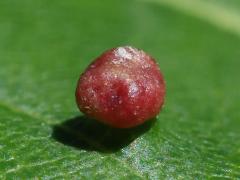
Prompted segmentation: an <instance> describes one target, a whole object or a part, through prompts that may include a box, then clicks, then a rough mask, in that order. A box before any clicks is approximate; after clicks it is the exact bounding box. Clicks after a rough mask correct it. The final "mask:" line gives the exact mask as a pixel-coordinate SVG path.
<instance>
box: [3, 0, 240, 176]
mask: <svg viewBox="0 0 240 180" xmlns="http://www.w3.org/2000/svg"><path fill="white" fill-rule="evenodd" d="M182 2H183V3H181V2H180V1H176V0H169V1H166V0H155V1H154V0H152V1H151V2H150V1H127V0H126V1H118V2H116V1H111V0H103V1H96V2H95V1H94V2H93V1H78V0H68V1H59V0H52V1H48V0H42V1H31V0H22V1H17V0H12V1H1V2H0V179H16V178H18V179H19V178H20V179H26V178H30V179H36V178H43V179H52V178H53V179H55V178H56V179H62V178H64V179H72V178H74V179H76V178H77V179H164V178H167V179H171V178H173V179H193V178H194V179H195V178H196V179H209V178H223V179H238V178H240V131H239V129H240V121H239V119H240V111H239V105H240V103H239V102H240V94H239V92H240V82H239V75H240V74H239V66H240V61H239V57H240V50H239V49H240V27H239V24H236V23H237V22H239V19H240V15H239V14H238V13H237V11H236V9H239V8H238V7H239V6H238V5H237V1H235V2H236V6H234V8H232V7H233V6H232V5H229V6H226V7H225V6H222V5H221V4H220V3H219V2H217V1H211V2H208V1H200V0H195V1H190V0H183V1H182ZM231 2H232V3H233V4H235V2H234V1H233V0H232V1H231ZM209 3H211V4H210V5H209ZM191 9H192V10H191ZM221 10H224V11H221ZM120 45H132V46H136V47H138V48H141V49H144V50H145V51H147V52H148V53H149V54H151V55H153V56H154V57H155V58H156V59H157V60H158V63H159V65H160V67H161V70H162V71H163V73H164V75H165V79H166V83H167V98H166V103H165V106H164V108H163V110H162V112H161V113H160V114H159V116H157V118H156V120H155V121H154V120H153V121H152V122H151V123H149V124H145V125H143V126H140V127H137V128H134V129H130V130H117V129H112V128H109V127H106V126H103V125H101V124H98V123H96V122H94V121H92V120H89V119H87V118H86V117H84V116H83V115H82V114H81V113H80V112H79V111H78V109H77V107H76V105H75V99H74V91H75V86H76V82H77V80H78V78H79V75H80V74H81V72H83V70H84V69H85V68H86V67H87V65H88V64H89V63H90V62H91V60H93V59H94V58H95V57H96V56H98V55H99V54H100V53H102V52H103V51H104V50H106V49H108V48H112V47H116V46H120Z"/></svg>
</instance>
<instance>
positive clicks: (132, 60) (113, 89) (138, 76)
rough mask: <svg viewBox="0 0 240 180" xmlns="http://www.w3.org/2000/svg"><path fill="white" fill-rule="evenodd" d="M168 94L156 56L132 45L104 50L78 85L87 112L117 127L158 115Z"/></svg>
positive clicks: (79, 100)
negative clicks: (153, 56) (154, 57)
mask: <svg viewBox="0 0 240 180" xmlns="http://www.w3.org/2000/svg"><path fill="white" fill-rule="evenodd" d="M164 96H165V83H164V79H163V76H162V74H161V72H160V70H159V68H158V65H157V63H156V62H155V60H154V59H153V58H152V57H151V56H149V55H148V54H146V53H145V52H143V51H142V50H138V49H136V48H133V47H130V46H125V47H118V48H114V49H111V50H108V51H106V52H105V53H103V54H102V55H101V56H100V57H98V58H97V59H96V60H95V61H94V62H93V63H92V64H90V65H89V67H88V68H87V69H86V71H85V72H84V73H83V74H82V75H81V77H80V79H79V81H78V85H77V89H76V101H77V104H78V107H79V109H80V110H81V111H82V112H83V113H85V114H86V115H87V116H89V117H92V118H94V119H96V120H99V121H101V122H103V123H105V124H108V125H110V126H113V127H117V128H130V127H134V126H137V125H140V124H142V123H143V122H145V121H146V120H149V119H151V118H153V117H155V116H156V115H157V114H158V113H159V112H160V110H161V107H162V105H163V103H164Z"/></svg>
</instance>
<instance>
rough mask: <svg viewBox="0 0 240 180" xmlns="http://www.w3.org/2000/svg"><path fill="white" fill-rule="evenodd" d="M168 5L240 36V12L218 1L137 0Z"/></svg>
mask: <svg viewBox="0 0 240 180" xmlns="http://www.w3.org/2000/svg"><path fill="white" fill-rule="evenodd" d="M137 1H139V2H141V1H142V2H145V3H155V4H158V5H163V6H167V7H169V8H172V9H174V10H177V11H181V12H183V13H184V14H187V15H191V16H193V17H196V18H199V19H201V20H204V21H205V22H208V23H210V24H211V25H214V26H215V27H218V28H219V29H221V30H224V31H226V32H228V33H232V34H234V35H236V36H237V37H238V38H240V13H238V12H236V11H234V10H233V9H230V8H226V7H223V6H222V5H217V4H216V3H212V2H206V1H200V0H194V1H193V0H181V1H179V0H137Z"/></svg>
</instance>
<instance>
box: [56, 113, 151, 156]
mask: <svg viewBox="0 0 240 180" xmlns="http://www.w3.org/2000/svg"><path fill="white" fill-rule="evenodd" d="M155 121H156V119H152V120H150V121H147V122H146V123H144V124H143V125H140V126H138V127H135V128H129V129H118V128H112V127H109V126H107V125H104V124H101V123H99V122H97V121H95V120H92V119H89V118H88V117H86V116H78V117H75V118H72V119H69V120H66V121H65V122H63V123H62V124H59V125H55V126H54V127H53V134H52V137H53V138H54V139H55V140H57V141H59V142H61V143H63V144H65V145H68V146H72V147H75V148H79V149H84V150H88V151H99V152H105V153H113V152H116V151H118V150H120V149H121V148H123V147H126V146H127V145H129V144H130V143H131V142H132V141H133V140H135V139H136V138H137V137H139V136H140V135H142V134H143V133H145V132H146V131H148V130H149V129H150V128H151V126H152V125H153V124H154V123H155Z"/></svg>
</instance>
